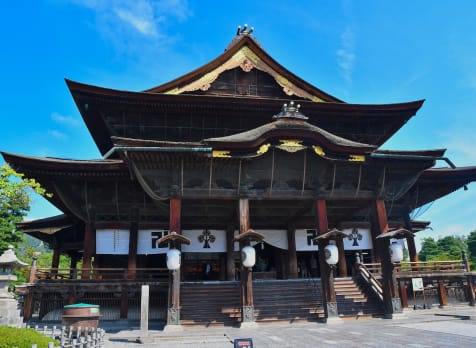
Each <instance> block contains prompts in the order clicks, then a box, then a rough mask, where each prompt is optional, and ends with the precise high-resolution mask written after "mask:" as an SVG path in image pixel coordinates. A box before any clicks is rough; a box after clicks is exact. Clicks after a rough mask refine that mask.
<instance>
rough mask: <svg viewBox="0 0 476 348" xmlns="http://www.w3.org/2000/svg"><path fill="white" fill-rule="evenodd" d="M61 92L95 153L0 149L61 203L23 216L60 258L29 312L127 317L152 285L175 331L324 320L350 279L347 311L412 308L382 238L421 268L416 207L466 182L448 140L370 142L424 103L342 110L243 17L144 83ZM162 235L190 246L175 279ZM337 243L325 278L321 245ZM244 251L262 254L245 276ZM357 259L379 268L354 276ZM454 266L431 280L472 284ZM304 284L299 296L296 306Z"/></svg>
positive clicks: (155, 311) (41, 280) (38, 286)
mask: <svg viewBox="0 0 476 348" xmlns="http://www.w3.org/2000/svg"><path fill="white" fill-rule="evenodd" d="M66 84H67V86H68V88H69V90H70V92H71V94H72V96H73V99H74V101H75V103H76V105H77V107H78V109H79V112H80V113H81V115H82V117H83V119H84V122H85V124H86V125H87V127H88V129H89V131H90V133H91V135H92V137H93V139H94V141H95V142H96V144H97V146H98V149H99V151H100V152H101V154H102V155H103V158H101V159H95V160H72V159H58V158H38V157H30V156H23V155H17V154H11V153H2V155H3V157H4V159H5V161H6V162H8V163H9V164H10V165H11V166H12V167H13V168H14V169H15V170H17V171H18V172H21V173H24V174H25V175H26V176H27V177H31V178H34V179H36V180H37V181H38V182H40V183H41V185H42V186H43V187H45V188H46V189H47V191H48V192H51V193H52V194H53V195H52V197H50V198H47V199H48V200H49V201H50V202H51V203H52V204H53V205H55V206H56V207H58V208H59V209H60V210H61V211H62V212H63V214H62V215H59V216H54V217H50V218H46V219H41V220H36V221H31V222H24V223H21V224H19V226H18V227H19V229H20V230H22V231H24V232H26V233H28V234H30V235H32V236H35V237H37V238H39V239H41V240H43V241H44V242H46V243H47V244H48V245H49V246H50V247H51V248H52V249H53V250H54V257H53V261H52V265H51V269H49V270H37V272H36V276H35V277H33V279H31V282H30V283H29V285H28V295H27V297H26V299H25V306H24V316H25V318H26V319H29V318H31V317H32V316H34V315H38V317H39V319H45V320H46V319H48V318H50V319H51V318H54V313H55V311H56V313H57V311H58V309H61V308H62V307H63V306H64V305H65V304H68V303H74V302H78V301H82V302H89V303H95V304H100V305H101V307H102V310H101V312H102V313H106V312H107V310H109V313H112V314H110V316H111V317H110V318H115V319H126V318H135V317H134V315H137V308H138V302H137V298H138V297H139V294H140V286H141V285H144V284H148V285H150V287H151V292H152V295H151V303H150V309H151V315H150V316H149V317H150V318H151V319H162V320H167V323H168V324H170V325H178V324H180V323H182V324H186V323H203V322H208V323H227V322H228V323H229V322H232V323H233V322H253V321H260V320H263V321H264V320H266V319H267V318H274V319H276V320H277V319H280V318H281V319H283V320H289V321H292V320H295V319H299V318H304V319H309V320H311V319H316V320H318V319H321V320H322V319H324V320H325V319H326V318H329V317H332V316H341V315H344V314H345V313H343V311H344V310H345V304H342V305H341V304H339V291H344V290H342V289H343V288H345V285H342V284H344V283H343V282H345V281H347V282H350V283H352V284H353V286H354V288H356V289H357V288H358V289H360V290H359V291H361V293H362V296H365V298H366V299H367V300H368V301H367V302H366V303H364V304H362V303H361V305H362V307H359V308H360V309H359V313H358V314H357V315H359V314H360V315H364V314H365V313H366V310H367V309H366V308H367V307H365V305H367V306H371V302H372V301H371V300H372V299H373V304H372V305H374V306H375V308H377V309H376V311H377V312H375V313H374V312H372V313H373V314H378V313H381V314H382V315H384V314H386V315H391V314H392V313H395V312H398V311H399V310H400V309H401V305H403V306H404V307H405V306H408V300H407V298H406V297H407V296H406V293H405V294H403V293H402V291H403V292H406V287H407V286H408V279H410V278H404V277H401V281H398V278H397V277H395V273H396V270H398V267H394V266H395V265H394V264H392V262H391V258H390V255H389V245H390V241H391V240H393V238H394V239H396V240H397V241H399V242H402V241H405V242H406V243H405V244H406V245H407V247H408V251H409V256H410V261H411V263H412V267H417V266H416V265H417V264H418V257H417V252H416V249H415V242H414V239H413V238H414V237H413V234H414V233H415V232H418V231H419V230H423V229H426V228H427V227H428V225H429V222H422V221H413V220H412V219H411V218H410V216H411V212H412V211H414V210H415V209H417V208H419V207H422V206H424V205H425V204H427V203H430V202H432V201H434V200H437V199H439V198H440V197H442V196H445V195H447V194H450V193H452V192H453V191H455V190H457V189H460V188H466V185H467V184H469V183H471V182H472V181H474V180H476V166H475V167H465V168H458V167H455V166H454V165H453V163H452V162H451V161H450V160H449V159H448V158H446V157H445V149H430V150H415V151H398V150H382V149H380V147H381V146H382V145H383V144H384V143H385V141H386V140H388V139H389V138H390V137H392V135H393V134H395V133H396V132H397V131H398V130H399V129H400V128H401V127H402V126H403V125H404V124H405V123H406V122H408V121H409V120H410V119H411V118H412V117H413V116H414V115H415V114H416V113H417V111H418V110H419V108H420V107H421V106H422V104H423V101H422V100H418V101H412V102H406V103H398V104H385V105H368V104H366V105H362V104H349V103H345V102H344V101H342V100H339V99H337V98H336V97H333V96H331V95H329V94H327V93H325V92H324V91H322V90H320V89H318V88H316V87H314V86H313V85H311V84H309V83H308V82H306V81H305V80H303V79H301V78H299V77H298V76H296V75H294V74H293V73H292V72H290V71H288V70H287V69H286V68H284V67H283V66H281V65H280V64H279V63H278V62H277V61H275V60H274V59H273V58H272V57H271V56H270V55H269V54H268V53H267V52H266V51H265V50H264V49H263V47H262V46H261V45H260V43H258V42H257V40H256V39H255V38H254V36H253V34H252V33H251V30H248V29H247V28H246V27H245V28H244V29H238V31H237V33H236V36H235V37H234V38H233V40H232V41H231V43H230V44H229V45H228V47H226V49H225V51H224V52H223V53H222V54H220V55H219V56H218V57H217V58H215V59H214V60H212V61H211V62H209V63H207V64H205V65H203V66H202V67H199V68H198V69H196V70H194V71H192V72H190V73H188V74H185V75H183V76H181V77H179V78H177V79H175V80H173V81H170V82H168V83H165V84H163V85H160V86H158V87H153V88H150V89H148V90H146V91H142V92H131V91H120V90H114V89H109V88H103V87H97V86H92V85H87V84H84V83H79V82H75V81H71V80H66ZM399 229H400V230H405V231H407V233H401V234H398V233H396V234H391V233H390V234H389V235H384V237H386V236H388V238H377V237H379V236H382V234H384V233H388V232H392V231H397V230H399ZM332 230H337V231H340V232H341V233H329V232H330V231H332ZM172 232H175V233H176V234H177V235H181V236H183V237H184V238H186V239H188V240H190V244H189V245H187V244H180V243H178V247H179V248H180V249H181V267H180V269H179V270H176V271H173V272H169V271H168V270H167V268H166V260H165V255H166V252H167V251H168V246H167V244H165V246H164V243H158V242H159V240H163V238H164V237H166V236H168V235H170V234H171V233H172ZM327 233H329V234H327ZM240 236H242V237H243V238H240ZM253 236H255V238H253ZM256 236H260V237H259V238H258V237H256ZM319 236H324V237H323V238H318V237H319ZM248 237H250V238H248ZM316 238H317V239H316ZM172 239H173V238H172ZM172 239H171V240H172ZM332 240H334V241H332ZM331 242H332V243H335V244H336V246H337V249H338V251H339V254H338V255H339V259H338V263H337V267H336V270H335V272H334V270H333V269H332V268H331V267H330V266H329V265H328V264H327V263H326V258H325V254H324V252H323V250H324V248H325V247H326V246H327V245H328V244H329V243H331ZM171 244H172V243H171ZM245 245H250V246H253V247H254V249H255V250H256V264H255V266H254V267H253V268H252V269H251V268H245V267H243V266H242V263H241V258H240V250H241V249H242V248H243V247H244V246H245ZM61 255H69V256H70V257H71V267H70V268H69V269H67V270H62V269H59V268H58V265H59V258H60V257H61ZM356 256H357V260H360V261H358V262H357V263H356ZM79 262H81V266H80V267H78V263H79ZM356 264H358V265H365V264H372V265H376V269H378V271H377V272H376V273H375V274H373V275H372V274H370V278H369V277H367V278H365V277H361V276H360V272H361V268H360V267H356ZM366 270H368V268H366ZM412 270H413V271H417V269H416V268H412ZM450 270H451V272H449V273H445V274H444V275H443V276H441V275H435V274H433V275H434V277H433V278H432V279H433V280H435V281H436V283H435V284H442V285H441V286H442V287H443V290H444V287H445V286H449V284H450V283H449V282H448V279H450V278H451V277H456V278H457V279H463V280H464V279H466V278H464V275H463V273H464V270H462V269H461V267H459V266H458V265H457V266H455V267H450ZM401 271H402V270H401ZM462 272H463V273H462ZM172 273H173V276H172V275H171V274H172ZM370 273H372V272H370ZM419 274H420V275H421V274H422V273H421V272H420V273H419ZM330 275H335V277H330ZM359 277H360V278H359ZM456 278H454V279H456ZM362 279H363V280H362ZM372 279H374V280H375V281H376V282H377V283H378V284H379V285H380V293H379V291H377V292H375V291H373V290H372V289H371V288H372V286H371V284H370V283H371V282H372ZM405 279H406V280H405ZM431 281H432V280H430V282H431ZM340 282H341V283H340ZM396 283H398V284H396ZM339 284H341V285H340V286H341V290H339V288H338V287H339ZM397 285H398V286H397ZM468 286H469V285H468ZM402 289H403V290H402ZM374 290H375V289H374ZM372 292H375V294H374V293H372ZM300 293H301V296H302V298H301V299H300V300H299V301H300V302H303V301H308V302H309V303H308V305H307V306H303V305H302V304H297V303H298V302H299V301H296V302H295V303H296V304H295V305H293V302H292V299H291V298H290V297H289V296H299V294H300ZM264 294H266V295H264ZM442 296H443V295H441V296H440V299H442ZM280 298H285V300H286V303H284V301H283V303H280V302H279V301H280ZM473 299H474V292H473ZM443 300H444V299H443ZM405 301H406V302H405ZM361 302H364V301H361ZM293 306H294V307H293ZM290 307H293V308H290ZM298 307H299V308H298ZM207 308H208V309H207ZM283 308H286V309H287V312H286V313H288V314H283V313H284V310H283ZM305 308H308V310H307V312H306V310H305ZM309 308H312V309H313V310H309ZM379 308H380V310H381V311H380V312H379V311H378V309H379ZM106 309H107V310H106ZM298 309H299V311H298ZM370 312H371V311H370V310H369V313H370ZM114 313H116V314H114ZM103 315H104V314H103Z"/></svg>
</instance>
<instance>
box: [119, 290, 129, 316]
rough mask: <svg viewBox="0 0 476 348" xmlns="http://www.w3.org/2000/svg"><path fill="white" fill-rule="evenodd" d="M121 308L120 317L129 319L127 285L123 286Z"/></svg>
mask: <svg viewBox="0 0 476 348" xmlns="http://www.w3.org/2000/svg"><path fill="white" fill-rule="evenodd" d="M121 288H122V289H121V309H120V318H121V319H127V312H128V310H129V308H128V307H129V306H128V304H129V303H128V302H129V301H128V299H127V286H122V287H121Z"/></svg>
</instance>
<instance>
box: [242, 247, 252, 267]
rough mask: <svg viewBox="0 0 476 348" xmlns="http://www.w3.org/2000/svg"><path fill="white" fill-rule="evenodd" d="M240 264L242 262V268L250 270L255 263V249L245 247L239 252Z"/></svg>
mask: <svg viewBox="0 0 476 348" xmlns="http://www.w3.org/2000/svg"><path fill="white" fill-rule="evenodd" d="M241 262H243V266H245V267H246V268H251V267H253V266H254V265H255V263H256V251H255V248H253V247H251V246H249V245H248V246H245V247H244V248H243V249H242V250H241Z"/></svg>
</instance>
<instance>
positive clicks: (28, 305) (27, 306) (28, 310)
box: [22, 288, 33, 320]
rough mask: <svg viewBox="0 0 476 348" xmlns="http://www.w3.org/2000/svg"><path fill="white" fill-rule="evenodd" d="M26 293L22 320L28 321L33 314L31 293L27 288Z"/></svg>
mask: <svg viewBox="0 0 476 348" xmlns="http://www.w3.org/2000/svg"><path fill="white" fill-rule="evenodd" d="M27 291H28V292H27V293H26V296H25V299H24V300H23V313H22V317H23V320H30V319H31V315H32V313H33V291H32V289H31V288H27Z"/></svg>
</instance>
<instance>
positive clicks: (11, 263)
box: [0, 245, 28, 326]
mask: <svg viewBox="0 0 476 348" xmlns="http://www.w3.org/2000/svg"><path fill="white" fill-rule="evenodd" d="M27 265H28V264H26V263H24V262H21V261H20V260H18V258H17V257H16V255H15V252H14V251H13V246H11V245H9V246H8V249H7V250H6V251H5V252H4V253H3V254H2V255H0V326H1V325H7V326H20V325H21V317H20V311H19V309H18V303H17V301H16V300H15V299H14V298H13V295H12V294H11V293H10V292H8V287H9V285H10V283H11V282H14V281H16V280H17V276H16V275H14V274H13V271H14V270H15V269H17V268H20V267H25V266H27Z"/></svg>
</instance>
